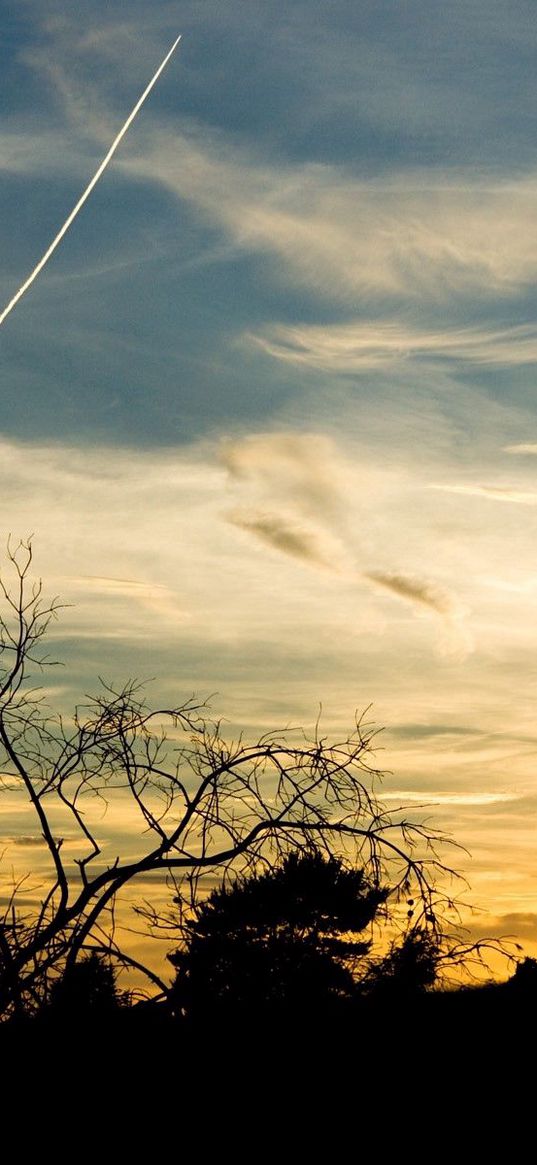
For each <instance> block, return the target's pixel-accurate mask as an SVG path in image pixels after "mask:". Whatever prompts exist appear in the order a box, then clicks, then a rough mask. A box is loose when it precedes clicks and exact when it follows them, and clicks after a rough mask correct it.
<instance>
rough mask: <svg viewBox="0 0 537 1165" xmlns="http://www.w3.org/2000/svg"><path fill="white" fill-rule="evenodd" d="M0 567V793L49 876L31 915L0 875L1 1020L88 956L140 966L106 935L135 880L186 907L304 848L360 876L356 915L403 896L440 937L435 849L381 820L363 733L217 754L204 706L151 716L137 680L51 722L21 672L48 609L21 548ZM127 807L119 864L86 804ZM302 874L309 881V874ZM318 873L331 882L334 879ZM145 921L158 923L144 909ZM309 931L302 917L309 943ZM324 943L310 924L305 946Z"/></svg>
mask: <svg viewBox="0 0 537 1165" xmlns="http://www.w3.org/2000/svg"><path fill="white" fill-rule="evenodd" d="M7 557H8V564H9V567H10V569H11V571H12V577H13V579H14V582H13V583H12V584H11V585H8V583H7V582H6V581H5V579H0V597H1V596H3V599H4V613H3V614H0V772H1V774H2V786H3V788H4V790H5V795H9V796H10V797H13V796H14V795H17V796H23V797H24V799H25V801H26V803H27V804H29V805H30V807H31V810H32V812H33V815H34V820H35V828H36V831H37V834H38V836H39V838H40V840H41V842H42V843H43V845H44V846H45V848H46V852H47V854H48V863H49V872H48V875H47V876H46V877H45V881H44V885H43V887H42V889H41V891H40V897H38V899H37V900H36V905H35V906H34V907H32V906H28V904H27V895H26V880H25V879H24V878H22V879H21V880H20V881H19V882H16V883H15V884H13V882H12V880H11V878H10V873H9V872H8V874H7V877H6V874H5V873H4V885H3V889H2V898H3V901H4V903H5V907H4V911H3V914H0V1014H3V1015H4V1016H5V1015H10V1014H12V1013H14V1012H16V1011H21V1010H22V1011H35V1010H36V1009H39V1008H40V1007H41V1006H42V1005H43V1003H44V1002H45V1001H46V999H47V997H48V992H49V990H50V984H51V982H52V981H53V980H54V978H56V977H63V976H65V981H66V982H67V981H68V980H67V975H68V974H70V973H71V969H72V967H73V966H74V965H75V964H76V963H77V962H78V961H79V960H80V959H81V958H84V956H85V955H86V954H87V953H88V949H89V950H91V949H92V948H93V949H95V951H96V952H98V953H101V954H102V953H103V952H104V953H106V954H107V955H108V956H109V957H110V958H112V959H113V960H115V961H117V963H118V965H120V966H124V967H125V966H126V967H128V966H134V967H136V968H138V969H139V968H140V964H139V963H138V962H137V961H136V959H135V958H134V957H133V956H132V955H131V954H130V952H129V949H128V946H126V945H125V944H123V943H122V944H121V945H120V944H119V942H118V940H117V937H116V936H115V933H114V906H115V903H116V900H117V898H118V895H119V894H120V892H121V891H122V890H123V889H124V888H125V887H126V886H127V885H128V884H129V883H132V882H135V881H136V879H137V878H138V877H146V878H147V876H148V875H151V876H152V877H155V876H160V877H162V879H163V880H165V879H166V878H170V879H173V887H174V893H175V895H176V896H179V897H181V899H182V900H183V901H184V902H187V901H189V900H190V899H191V898H192V897H193V898H194V900H196V897H197V888H198V882H199V879H200V878H202V877H204V876H206V875H211V876H212V877H213V878H214V877H215V876H219V877H222V876H223V877H224V878H225V877H226V876H227V877H229V876H231V875H232V876H233V877H241V876H246V875H247V874H249V873H252V872H254V873H259V872H260V871H262V870H263V869H270V868H272V867H273V866H274V865H277V864H278V863H280V862H282V861H283V860H284V858H285V856H286V854H288V853H290V852H293V851H296V852H297V853H299V854H305V855H308V854H311V853H312V851H313V850H318V851H319V852H321V853H323V854H324V856H325V857H326V858H328V859H330V858H331V857H333V858H334V859H337V858H338V857H341V856H343V855H344V856H345V862H346V865H347V866H349V867H353V866H354V867H355V868H356V869H357V870H363V875H360V874H356V879H358V881H356V880H355V882H354V883H352V880H351V879H350V878H348V879H347V877H345V878H343V874H341V875H340V878H341V879H342V880H343V884H344V885H345V886H351V884H352V885H353V886H354V890H355V891H357V887H358V884H359V878H360V877H363V879H364V881H363V894H362V897H361V899H360V895H358V899H359V900H360V909H361V910H365V916H367V913H368V911H369V910H371V909H372V907H373V903H375V902H376V903H377V904H378V902H379V901H381V900H383V901H384V902H385V907H386V908H387V907H388V902H389V903H390V904H396V903H397V902H398V900H399V899H400V898H401V897H403V898H405V897H407V896H408V894H409V893H412V896H413V898H414V899H415V901H416V907H415V913H416V923H419V921H420V919H421V920H422V921H423V925H424V926H425V927H426V928H427V927H433V928H438V927H441V925H442V909H443V905H444V904H445V902H446V896H445V895H444V894H443V893H442V892H441V889H439V888H438V876H439V875H440V876H443V875H444V874H445V872H446V866H445V864H444V863H443V862H442V861H441V860H440V858H439V856H438V850H437V846H438V844H439V843H440V842H442V841H444V840H445V839H443V838H442V837H441V835H439V834H438V833H437V832H435V831H434V830H432V829H430V828H428V827H426V826H424V825H422V824H420V822H419V821H418V822H416V821H413V820H409V819H408V818H407V817H406V814H405V812H404V810H402V809H401V810H399V811H398V812H396V814H395V816H393V815H391V814H390V813H389V812H388V811H387V810H386V809H385V807H384V806H383V805H382V802H381V801H380V800H379V798H378V796H377V794H376V792H375V777H376V775H378V774H377V772H376V770H375V769H374V768H372V767H371V765H370V763H369V761H370V757H371V752H372V746H373V738H374V731H373V729H372V728H371V726H370V725H367V724H366V723H365V722H364V720H363V719H361V718H359V719H357V721H356V723H355V725H354V728H353V730H352V731H351V733H350V734H349V735H348V736H347V737H346V738H345V739H343V740H341V741H336V742H328V741H327V740H326V739H325V738H323V737H321V736H320V734H319V728H318V726H317V727H316V728H315V730H314V732H313V734H312V735H311V737H308V736H307V735H306V734H305V733H304V732H302V731H300V732H298V731H295V732H294V733H293V732H290V731H287V732H283V733H277V732H274V733H269V734H266V735H264V736H263V737H261V738H260V739H259V740H254V741H245V740H243V739H242V738H239V739H238V740H235V741H231V742H229V741H226V740H225V739H224V737H223V735H222V732H221V726H220V723H219V722H218V721H213V720H211V719H210V717H209V715H208V713H207V709H206V707H205V705H204V704H202V703H201V704H200V703H199V702H198V701H196V700H194V699H191V700H187V701H184V702H183V703H180V704H179V705H173V704H172V705H170V706H168V707H167V708H158V709H156V710H152V709H150V708H149V707H148V705H147V703H146V701H145V698H144V693H143V689H142V687H141V685H140V684H138V683H136V682H129V683H128V684H126V685H125V686H124V687H120V688H116V687H115V686H110V685H105V684H103V685H102V687H101V690H100V692H99V693H98V694H97V695H96V696H95V697H93V698H90V699H88V701H87V702H86V703H85V704H84V705H79V706H78V707H76V708H75V709H74V711H73V714H72V716H71V717H68V718H67V717H62V716H61V715H54V714H53V713H51V712H49V711H48V710H47V708H46V707H45V705H44V704H43V697H42V694H41V692H40V691H39V689H36V688H35V687H33V686H32V684H31V680H32V671H34V672H35V670H38V671H39V670H40V669H42V668H44V667H46V666H48V664H49V660H48V658H47V656H46V655H44V654H43V653H42V651H41V650H40V648H41V641H42V640H43V637H44V636H45V634H46V632H47V629H48V627H49V624H50V621H51V619H53V618H54V617H55V616H56V614H57V611H58V604H57V602H56V601H54V600H53V601H52V602H46V601H44V600H43V596H42V587H41V583H40V582H37V583H34V584H32V583H31V581H30V570H31V565H32V548H31V544H30V543H29V542H26V543H25V542H21V543H19V544H18V545H17V546H16V547H15V548H11V547H9V546H8V554H7ZM126 795H127V796H128V797H129V799H130V802H131V805H132V806H133V807H134V808H135V810H136V812H137V814H138V817H139V821H140V837H139V838H138V839H137V844H138V851H137V852H135V854H134V856H133V840H134V839H133V838H132V836H131V837H130V838H127V839H126V844H125V852H124V853H123V854H122V853H121V852H120V853H114V854H112V855H111V856H110V857H108V856H107V852H104V851H103V846H102V842H101V838H100V832H99V828H98V826H94V825H93V824H92V821H91V817H90V816H88V807H89V806H91V802H92V800H95V801H96V802H97V803H102V800H103V799H104V801H105V802H107V803H108V802H114V801H117V802H118V803H119V805H120V806H121V807H124V805H125V796H126ZM60 814H61V817H60V816H59V815H60ZM59 819H61V820H62V822H65V823H66V825H65V829H67V830H69V840H70V847H69V850H68V853H67V856H65V853H64V842H63V837H62V836H58V830H57V827H56V826H55V825H54V824H53V822H54V821H55V820H59ZM65 829H64V827H63V825H62V832H63V835H64V836H65ZM285 868H286V870H287V873H286V875H285V876H286V877H291V867H285ZM308 868H309V870H310V875H311V876H313V875H312V869H313V871H314V870H315V869H316V867H313V868H310V867H308ZM328 868H329V870H330V871H331V873H332V874H333V875H334V877H335V876H336V873H337V871H338V868H339V867H336V866H329V867H328ZM305 869H306V867H304V870H305ZM299 873H300V866H299V867H298V868H296V869H295V876H296V877H298V876H299ZM282 876H283V875H282ZM319 876H321V875H320V874H319ZM322 876H325V875H324V874H323V875H322ZM385 886H389V896H388V898H386V892H385V890H384V889H383V887H385ZM36 895H37V891H36ZM383 896H384V897H383ZM349 909H350V899H349ZM146 915H147V916H148V917H149V920H150V921H153V922H154V923H155V924H156V925H157V926H160V925H161V923H162V919H160V918H159V917H158V916H157V915H154V916H153V917H151V910H150V909H149V911H148V912H146ZM350 921H352V912H351V916H350ZM355 921H356V919H355ZM302 923H303V920H302ZM297 926H298V922H297ZM351 929H352V928H351ZM358 929H359V928H358ZM280 931H281V926H280ZM314 933H315V924H314V922H313V921H312V922H311V924H310V929H309V934H310V937H311V941H312V942H313V941H314V940H313V935H314ZM322 934H323V932H322V930H321V929H319V925H317V936H318V937H317V940H316V941H317V943H319V941H320V936H322ZM328 940H331V941H332V942H334V941H335V938H334V935H330V932H329V930H328V931H326V932H325V939H324V940H323V941H324V946H323V947H322V953H323V957H324V958H325V960H332V962H330V963H328V962H326V967H327V968H331V969H332V972H333V974H334V976H337V975H339V976H340V979H339V982H340V983H342V984H343V979H344V970H343V969H342V967H343V964H341V963H340V964H338V965H337V966H338V968H339V969H337V972H336V963H335V962H334V961H333V960H334V957H335V955H334V952H335V948H334V947H333V946H332V950H331V951H330V949H329V941H328ZM282 941H283V940H282ZM291 941H292V937H291V932H288V942H291ZM306 945H307V944H306ZM303 949H306V947H304V948H303ZM279 950H281V951H283V946H280V947H279ZM320 950H321V948H320V947H319V945H318V947H317V953H318V954H319V951H320ZM311 966H313V963H311ZM316 966H317V967H319V963H318V962H317V963H316ZM144 970H145V971H146V974H147V976H148V979H149V981H150V982H151V984H152V989H153V990H154V989H155V988H156V989H157V990H158V991H160V992H161V993H165V992H166V989H167V985H166V983H164V981H163V980H162V979H161V978H160V977H159V976H158V975H156V974H155V972H154V971H152V970H151V969H150V968H144ZM334 983H335V980H334ZM334 989H336V987H334Z"/></svg>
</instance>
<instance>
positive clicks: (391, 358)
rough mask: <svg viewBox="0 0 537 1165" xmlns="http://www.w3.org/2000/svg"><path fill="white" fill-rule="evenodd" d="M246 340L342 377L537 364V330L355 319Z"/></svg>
mask: <svg viewBox="0 0 537 1165" xmlns="http://www.w3.org/2000/svg"><path fill="white" fill-rule="evenodd" d="M245 339H246V340H249V341H250V342H252V343H254V344H255V345H256V346H258V347H259V348H261V349H262V350H263V351H264V352H267V353H268V354H269V355H270V356H274V357H275V358H276V359H278V360H282V361H284V362H286V363H288V364H296V365H305V366H307V367H309V368H314V369H321V370H326V371H332V372H344V373H345V372H347V373H350V372H360V371H364V372H365V371H374V370H376V369H380V368H383V367H390V366H397V365H399V364H400V362H401V360H407V359H415V360H422V361H423V360H425V361H432V360H448V359H449V360H455V361H464V362H467V363H470V364H477V365H488V366H493V365H497V366H509V365H520V364H521V365H524V364H533V363H535V362H536V361H537V330H536V329H535V328H534V327H530V326H519V327H513V328H504V329H501V330H499V329H495V328H490V329H486V328H483V327H482V328H446V329H442V330H439V329H436V330H430V331H426V330H424V329H421V330H418V329H414V328H412V327H409V326H408V325H405V324H403V323H399V322H397V321H389V322H378V321H371V322H363V321H357V322H356V323H351V324H348V323H346V324H332V325H326V326H322V327H320V326H304V325H302V326H285V325H278V326H273V327H271V328H266V329H265V330H264V331H263V332H262V333H251V334H249V335H247V336H246V337H245ZM510 451H511V452H512V451H514V450H513V448H511V449H510Z"/></svg>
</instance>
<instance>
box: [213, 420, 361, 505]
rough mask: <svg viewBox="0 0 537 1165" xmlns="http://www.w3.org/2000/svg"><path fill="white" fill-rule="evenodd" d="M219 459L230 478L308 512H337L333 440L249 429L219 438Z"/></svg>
mask: <svg viewBox="0 0 537 1165" xmlns="http://www.w3.org/2000/svg"><path fill="white" fill-rule="evenodd" d="M220 460H221V462H222V464H223V465H224V466H225V467H226V469H227V470H228V472H229V474H230V475H231V477H232V479H233V480H234V481H236V482H238V483H241V482H244V483H245V484H246V485H247V487H248V488H249V489H250V490H251V489H252V488H253V489H254V490H255V491H256V492H259V493H261V494H263V495H265V496H268V497H270V498H271V499H272V500H273V499H274V498H275V497H277V498H280V499H285V500H286V501H287V502H288V501H289V500H290V499H292V502H293V505H294V506H295V508H298V509H300V510H302V512H304V513H306V514H308V516H317V515H318V514H324V515H325V516H326V515H329V516H330V517H332V516H333V515H334V513H335V512H336V511H337V510H341V504H342V494H343V489H344V481H345V468H344V462H343V458H342V456H341V454H340V453H339V452H338V450H337V449H336V446H335V444H334V442H333V441H332V440H331V439H330V438H329V437H325V436H323V435H321V434H318V433H307V432H306V433H300V432H281V433H278V432H276V433H252V434H250V435H249V436H247V437H243V438H239V439H238V440H227V441H223V442H222V444H221V446H220Z"/></svg>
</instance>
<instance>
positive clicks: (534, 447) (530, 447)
mask: <svg viewBox="0 0 537 1165" xmlns="http://www.w3.org/2000/svg"><path fill="white" fill-rule="evenodd" d="M503 452H504V453H513V454H514V455H515V456H521V457H522V456H524V455H526V454H529V455H530V457H535V455H536V454H537V444H527V445H524V444H522V445H504V448H503Z"/></svg>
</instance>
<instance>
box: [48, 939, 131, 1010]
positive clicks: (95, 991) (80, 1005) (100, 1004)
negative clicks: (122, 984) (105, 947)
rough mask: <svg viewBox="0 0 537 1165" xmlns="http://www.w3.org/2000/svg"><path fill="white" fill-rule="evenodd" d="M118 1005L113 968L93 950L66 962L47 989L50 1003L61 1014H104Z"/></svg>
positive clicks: (115, 1008)
mask: <svg viewBox="0 0 537 1165" xmlns="http://www.w3.org/2000/svg"><path fill="white" fill-rule="evenodd" d="M119 1005H120V999H119V995H118V991H117V987H116V975H115V971H114V968H113V967H112V966H111V964H110V962H109V961H108V960H107V959H104V958H102V957H101V956H99V955H98V954H97V953H96V952H94V951H92V952H91V954H89V955H87V956H86V957H85V958H83V959H80V960H79V961H78V962H76V963H72V964H71V965H70V966H68V967H67V969H66V970H65V972H64V974H63V975H62V977H61V978H60V979H56V980H55V982H54V983H53V985H52V988H51V992H50V1007H51V1009H52V1011H53V1012H54V1013H57V1014H61V1015H72V1016H84V1015H88V1014H91V1015H94V1016H105V1015H110V1014H111V1013H112V1012H114V1011H116V1010H117V1009H118V1007H119Z"/></svg>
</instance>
